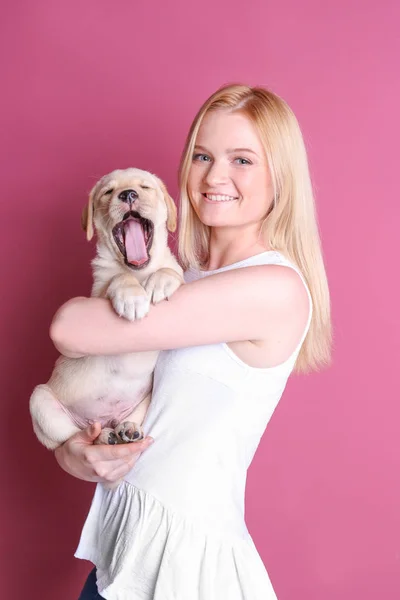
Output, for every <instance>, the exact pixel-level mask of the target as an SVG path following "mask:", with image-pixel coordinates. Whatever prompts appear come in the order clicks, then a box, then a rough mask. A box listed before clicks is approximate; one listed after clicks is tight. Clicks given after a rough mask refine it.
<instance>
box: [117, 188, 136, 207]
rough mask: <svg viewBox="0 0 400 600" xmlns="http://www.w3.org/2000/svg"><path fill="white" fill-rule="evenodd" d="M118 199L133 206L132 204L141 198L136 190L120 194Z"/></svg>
mask: <svg viewBox="0 0 400 600" xmlns="http://www.w3.org/2000/svg"><path fill="white" fill-rule="evenodd" d="M118 198H119V199H120V200H122V202H129V204H132V202H135V200H137V199H138V198H139V196H138V193H137V191H136V190H124V191H123V192H121V193H120V194H118Z"/></svg>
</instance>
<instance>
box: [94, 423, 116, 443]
mask: <svg viewBox="0 0 400 600" xmlns="http://www.w3.org/2000/svg"><path fill="white" fill-rule="evenodd" d="M119 443H120V440H119V438H118V436H117V434H116V433H115V431H114V430H113V429H110V428H109V427H106V428H105V429H102V430H101V433H100V435H99V437H98V438H96V441H95V444H107V445H108V446H113V445H114V444H119Z"/></svg>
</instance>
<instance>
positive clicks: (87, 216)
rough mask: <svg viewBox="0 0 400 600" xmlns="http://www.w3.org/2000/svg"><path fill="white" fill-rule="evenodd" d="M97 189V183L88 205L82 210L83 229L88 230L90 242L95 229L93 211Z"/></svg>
mask: <svg viewBox="0 0 400 600" xmlns="http://www.w3.org/2000/svg"><path fill="white" fill-rule="evenodd" d="M96 190H97V184H96V185H95V186H94V188H92V191H91V192H90V194H89V200H88V203H87V205H86V206H85V208H84V209H83V211H82V221H81V222H82V229H83V231H86V239H87V240H88V242H90V240H91V239H92V237H93V234H94V229H93V212H94V197H95V194H96Z"/></svg>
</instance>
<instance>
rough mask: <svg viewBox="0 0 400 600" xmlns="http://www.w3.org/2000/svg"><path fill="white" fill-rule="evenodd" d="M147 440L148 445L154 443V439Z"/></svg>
mask: <svg viewBox="0 0 400 600" xmlns="http://www.w3.org/2000/svg"><path fill="white" fill-rule="evenodd" d="M146 439H147V443H148V444H152V443H153V442H154V440H153V438H152V437H148V438H146Z"/></svg>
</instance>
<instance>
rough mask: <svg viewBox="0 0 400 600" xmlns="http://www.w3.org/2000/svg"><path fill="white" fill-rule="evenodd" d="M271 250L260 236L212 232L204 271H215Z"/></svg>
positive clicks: (214, 230)
mask: <svg viewBox="0 0 400 600" xmlns="http://www.w3.org/2000/svg"><path fill="white" fill-rule="evenodd" d="M267 250H271V248H270V247H269V246H268V244H266V243H265V242H264V241H263V240H262V239H261V236H260V235H258V234H257V235H254V234H253V235H247V236H246V235H243V233H242V232H234V233H233V234H231V235H226V234H224V235H222V233H221V232H219V231H218V229H217V228H216V229H212V230H211V236H210V246H209V255H208V260H207V262H206V263H205V264H204V269H205V270H207V271H214V270H215V269H221V268H222V267H226V266H227V265H232V264H234V263H237V262H239V261H241V260H245V259H246V258H249V257H250V256H255V255H256V254H261V253H262V252H266V251H267Z"/></svg>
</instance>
